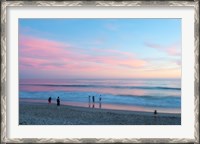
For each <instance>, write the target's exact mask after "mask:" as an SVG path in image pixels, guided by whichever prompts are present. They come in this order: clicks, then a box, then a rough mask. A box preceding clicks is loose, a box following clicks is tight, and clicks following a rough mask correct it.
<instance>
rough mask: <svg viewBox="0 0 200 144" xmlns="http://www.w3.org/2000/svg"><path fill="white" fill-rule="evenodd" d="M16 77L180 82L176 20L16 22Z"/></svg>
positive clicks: (178, 28) (179, 26) (178, 31)
mask: <svg viewBox="0 0 200 144" xmlns="http://www.w3.org/2000/svg"><path fill="white" fill-rule="evenodd" d="M19 76H20V79H41V78H45V79H90V78H91V79H117V78H120V79H121V78H181V19H134V18H132V19H125V18H123V19H110V18H108V19H86V18H84V19H19Z"/></svg>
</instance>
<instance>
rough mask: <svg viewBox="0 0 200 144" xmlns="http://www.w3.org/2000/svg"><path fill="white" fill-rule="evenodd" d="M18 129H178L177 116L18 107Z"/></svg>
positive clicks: (22, 104) (46, 106) (34, 105)
mask: <svg viewBox="0 0 200 144" xmlns="http://www.w3.org/2000/svg"><path fill="white" fill-rule="evenodd" d="M19 124H20V125H180V124H181V115H180V114H168V113H158V114H157V115H156V116H155V115H154V114H153V112H138V111H135V112H134V111H124V110H109V109H96V108H86V107H77V106H68V105H61V106H59V107H58V106H56V104H54V103H52V104H47V103H36V102H24V101H20V103H19Z"/></svg>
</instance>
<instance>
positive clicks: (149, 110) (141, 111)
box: [19, 98, 181, 116]
mask: <svg viewBox="0 0 200 144" xmlns="http://www.w3.org/2000/svg"><path fill="white" fill-rule="evenodd" d="M19 101H20V102H25V103H33V104H34V103H35V104H37V103H38V104H47V100H41V99H29V98H20V99H19ZM51 104H54V105H56V102H55V101H52V102H51ZM61 105H63V106H72V107H75V108H76V107H79V108H85V109H96V110H98V109H99V110H111V111H112V110H113V111H122V112H128V113H132V112H134V113H138V114H152V113H154V110H155V108H144V107H140V106H127V105H125V106H124V105H115V104H106V103H101V107H100V105H99V103H98V102H96V103H95V104H94V105H95V106H94V107H93V103H92V102H91V103H90V105H89V104H88V103H83V102H72V101H68V102H67V101H62V103H61ZM156 110H157V112H158V113H159V114H160V115H167V116H181V113H178V112H174V111H173V112H166V111H165V110H164V109H163V110H162V109H161V110H160V109H159V108H158V109H156Z"/></svg>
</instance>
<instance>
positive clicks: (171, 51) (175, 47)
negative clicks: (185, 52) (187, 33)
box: [144, 42, 181, 56]
mask: <svg viewBox="0 0 200 144" xmlns="http://www.w3.org/2000/svg"><path fill="white" fill-rule="evenodd" d="M144 44H145V45H146V46H147V47H150V48H154V49H157V50H159V51H162V52H165V53H167V54H168V55H171V56H180V55H181V46H180V44H178V43H174V44H171V45H170V46H162V45H159V44H154V43H148V42H145V43H144Z"/></svg>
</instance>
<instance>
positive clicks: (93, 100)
mask: <svg viewBox="0 0 200 144" xmlns="http://www.w3.org/2000/svg"><path fill="white" fill-rule="evenodd" d="M91 97H92V103H93V105H92V107H93V108H94V107H95V96H89V97H88V98H89V107H90V104H91ZM101 100H102V98H101V95H100V96H99V108H101Z"/></svg>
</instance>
